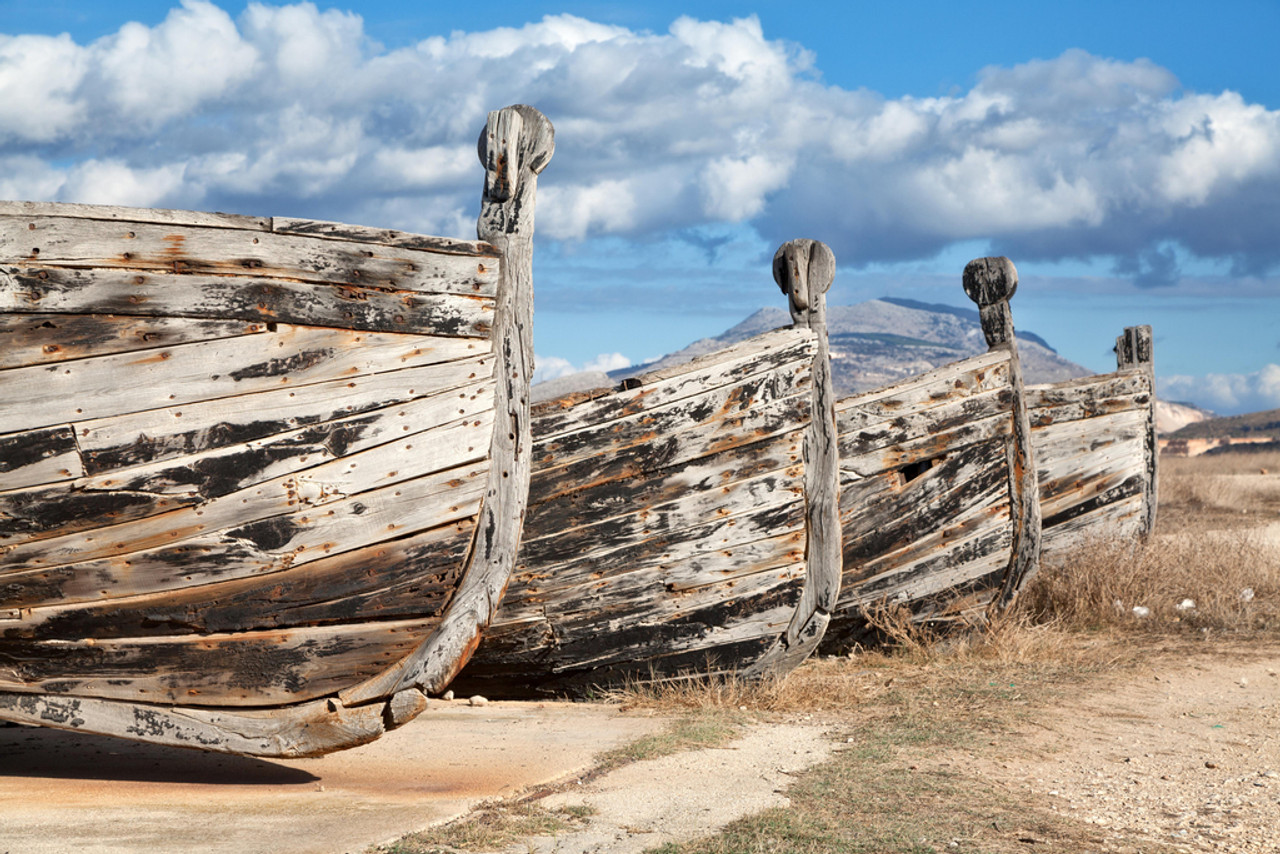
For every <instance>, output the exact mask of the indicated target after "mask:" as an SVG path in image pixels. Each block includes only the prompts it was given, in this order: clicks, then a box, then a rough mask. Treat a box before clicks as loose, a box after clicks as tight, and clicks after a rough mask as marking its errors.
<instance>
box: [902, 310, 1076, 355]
mask: <svg viewBox="0 0 1280 854" xmlns="http://www.w3.org/2000/svg"><path fill="white" fill-rule="evenodd" d="M880 301H881V302H887V303H889V304H890V305H900V306H902V307H903V308H916V309H919V310H920V311H936V312H938V313H939V314H954V315H955V316H956V317H959V318H962V319H964V320H972V321H973V322H974V323H980V321H979V319H978V310H977V309H976V308H959V307H958V306H954V305H943V304H942V303H940V302H920V301H919V300H914V299H904V298H903V297H880ZM1014 327H1015V328H1016V327H1017V323H1015V324H1014ZM1018 337H1019V338H1026V339H1027V340H1028V341H1034V342H1036V343H1037V344H1039V345H1040V346H1041V347H1044V348H1045V349H1046V350H1048V351H1049V352H1050V353H1056V352H1058V351H1057V350H1055V349H1054V348H1053V347H1050V346H1049V342H1048V341H1046V340H1044V339H1043V338H1041V337H1040V336H1039V335H1037V334H1035V333H1034V332H1023V331H1022V330H1020V329H1019V330H1018Z"/></svg>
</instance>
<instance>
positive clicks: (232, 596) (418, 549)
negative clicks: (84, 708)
mask: <svg viewBox="0 0 1280 854" xmlns="http://www.w3.org/2000/svg"><path fill="white" fill-rule="evenodd" d="M474 527H475V526H474V524H473V520H472V519H464V520H461V521H459V522H455V523H453V524H448V525H442V526H440V527H438V528H432V529H430V530H427V531H423V532H420V533H417V534H413V535H411V536H408V537H403V538H400V539H396V540H392V541H390V542H381V543H376V544H374V545H372V546H366V547H364V548H361V549H356V550H353V551H350V552H344V553H342V554H338V555H331V556H329V557H325V558H321V559H319V560H315V561H311V562H310V563H305V564H301V565H298V566H291V567H287V568H285V569H282V570H280V571H278V572H274V573H270V574H266V575H258V576H253V577H249V578H237V579H233V580H231V581H224V582H221V583H215V584H206V585H202V586H198V587H189V588H183V589H180V590H173V591H164V592H162V593H157V594H148V595H142V596H135V597H131V598H126V599H115V600H109V601H105V602H87V603H78V604H73V605H60V604H53V605H48V606H44V607H37V608H34V609H28V610H25V611H22V612H21V613H19V614H18V615H16V616H13V617H10V618H8V619H5V618H2V617H0V631H2V632H3V635H4V636H5V637H6V638H15V639H18V638H33V639H38V640H50V639H59V638H60V639H64V640H77V639H80V638H86V637H94V638H113V637H145V636H148V635H157V634H165V635H177V634H197V633H201V634H202V633H209V632H230V631H249V630H256V629H275V628H287V627H290V626H300V625H322V624H325V623H335V622H357V621H361V620H387V619H402V618H404V619H407V618H410V617H438V616H440V615H441V613H442V612H443V611H444V608H445V606H446V605H447V604H448V602H449V601H450V599H451V598H452V595H453V592H454V588H455V585H456V583H457V579H458V577H459V576H460V574H461V572H462V567H463V565H464V564H465V559H466V555H467V553H468V551H469V550H470V546H471V536H472V531H473V529H474ZM2 644H3V642H2V641H0V645H2Z"/></svg>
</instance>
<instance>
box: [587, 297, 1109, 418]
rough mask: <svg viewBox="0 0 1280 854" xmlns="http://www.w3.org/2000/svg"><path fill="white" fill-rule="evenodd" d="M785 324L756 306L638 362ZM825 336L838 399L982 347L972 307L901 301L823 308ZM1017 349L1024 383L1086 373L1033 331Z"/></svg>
mask: <svg viewBox="0 0 1280 854" xmlns="http://www.w3.org/2000/svg"><path fill="white" fill-rule="evenodd" d="M790 322H791V318H790V316H789V315H788V314H787V312H785V311H783V310H782V309H778V308H765V309H761V310H760V311H757V312H756V313H755V314H753V315H751V316H750V317H748V318H747V319H746V320H744V321H742V322H741V323H739V324H738V325H737V326H735V327H733V328H732V329H729V330H728V331H726V332H725V333H723V334H721V335H718V336H716V337H714V338H703V339H702V340H701V341H695V342H694V343H692V344H690V345H689V346H688V347H685V348H684V349H683V350H678V351H676V352H675V353H671V354H670V355H668V356H664V357H663V358H662V359H659V360H658V361H656V362H652V363H650V364H648V365H644V366H643V370H652V369H656V368H665V367H668V366H670V365H675V364H679V363H680V362H685V361H688V360H689V359H692V358H694V357H695V356H700V355H702V354H703V353H708V352H711V351H712V350H716V349H719V348H721V347H725V346H728V345H730V344H733V343H736V342H738V341H741V340H743V339H744V338H749V337H751V336H752V335H757V334H759V333H761V332H766V331H768V330H770V329H775V328H777V327H779V326H785V325H787V324H789V323H790ZM1015 325H1016V318H1015ZM827 335H828V340H829V341H830V345H831V360H832V364H831V368H832V375H833V379H834V381H835V387H836V393H837V395H838V396H841V397H843V396H845V395H849V394H853V393H854V392H858V391H865V390H867V389H872V388H876V387H878V386H882V385H886V384H888V383H892V382H895V381H897V380H899V379H903V378H906V377H909V376H912V375H914V374H919V373H922V372H924V371H928V370H931V369H933V368H936V367H940V366H942V365H945V364H947V363H949V362H954V361H955V360H957V359H963V358H964V357H966V356H972V355H975V354H977V353H982V352H985V351H986V349H987V343H986V341H985V340H984V339H983V337H982V327H981V326H980V324H979V323H978V312H977V311H975V310H973V309H963V308H953V307H952V306H947V305H931V304H927V303H919V302H914V301H912V300H903V299H890V298H884V299H876V300H869V301H867V302H864V303H859V304H858V305H838V306H828V307H827ZM1018 352H1019V353H1020V354H1021V357H1022V366H1023V371H1024V373H1025V375H1026V378H1027V381H1028V382H1031V383H1047V382H1057V381H1058V380H1065V379H1070V378H1071V377H1080V376H1085V375H1087V374H1089V373H1091V372H1090V371H1089V370H1087V369H1086V368H1084V367H1082V366H1080V365H1077V364H1076V363H1074V362H1070V361H1068V360H1066V359H1064V358H1062V357H1061V356H1059V355H1058V354H1057V353H1056V352H1054V350H1053V348H1052V347H1050V346H1049V345H1048V343H1046V342H1045V340H1044V339H1043V338H1041V337H1039V336H1038V335H1035V334H1034V333H1030V332H1025V331H1021V330H1020V331H1019V332H1018ZM638 370H640V369H639V368H627V369H624V370H622V371H615V372H614V373H613V374H611V376H614V377H622V376H628V375H631V374H634V373H636V372H637V371H638Z"/></svg>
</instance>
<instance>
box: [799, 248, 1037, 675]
mask: <svg viewBox="0 0 1280 854" xmlns="http://www.w3.org/2000/svg"><path fill="white" fill-rule="evenodd" d="M965 273H966V275H965V289H966V291H967V292H968V293H969V295H970V296H971V297H972V298H973V299H974V301H975V302H977V303H978V305H979V307H980V309H981V314H982V324H983V331H984V333H985V334H986V336H987V342H988V345H989V347H990V349H989V351H988V352H987V353H984V354H982V355H979V356H974V357H972V358H968V359H963V360H960V361H958V362H955V363H953V364H951V365H947V366H944V367H942V368H938V369H936V370H933V371H930V372H928V373H925V374H922V375H920V376H917V377H912V378H910V379H908V380H904V381H902V382H900V383H896V384H894V385H891V386H887V387H884V388H880V389H875V390H873V391H869V392H866V393H863V394H859V395H854V396H852V397H849V398H845V399H843V400H841V401H839V402H838V403H837V404H836V428H837V430H836V432H837V435H838V437H839V447H840V472H841V482H840V520H841V525H842V526H843V541H844V570H843V577H842V580H841V587H840V595H839V599H838V601H837V603H836V609H835V613H834V614H833V616H832V620H831V624H830V626H829V628H828V630H827V635H826V637H825V638H824V640H823V644H822V649H823V650H824V651H830V652H837V651H841V650H844V649H847V648H849V647H851V646H853V645H854V644H857V643H863V642H866V641H867V640H868V639H870V638H872V637H873V636H874V633H875V627H874V626H873V625H872V623H871V622H869V621H868V619H867V611H868V609H870V608H874V607H877V606H878V605H880V604H883V603H887V604H890V605H901V606H905V607H908V608H910V609H911V612H912V614H913V618H914V619H916V620H934V621H939V620H947V619H955V618H963V617H966V616H967V615H971V614H973V613H974V612H977V611H981V610H982V609H985V608H987V607H990V606H991V605H993V604H996V605H999V604H1000V603H1005V602H1008V601H1009V600H1011V599H1012V597H1013V596H1014V595H1015V594H1016V592H1017V590H1018V589H1019V587H1020V586H1021V584H1022V583H1023V581H1024V580H1025V579H1026V578H1027V577H1029V576H1030V575H1031V574H1033V573H1034V572H1035V569H1036V566H1037V561H1038V556H1039V534H1040V519H1039V505H1038V504H1037V503H1036V500H1035V497H1036V491H1035V468H1034V466H1033V465H1031V463H1030V453H1031V451H1030V445H1029V440H1028V438H1027V437H1028V433H1029V424H1028V421H1027V414H1026V408H1025V401H1024V398H1023V394H1024V392H1023V384H1022V375H1021V368H1020V366H1019V363H1018V355H1017V349H1016V344H1015V340H1014V335H1013V325H1012V319H1011V316H1010V313H1009V305H1008V300H1009V298H1010V297H1011V296H1012V295H1013V293H1014V290H1015V288H1016V284H1017V274H1016V271H1014V270H1013V265H1012V264H1011V263H1009V262H1008V259H981V260H980V261H975V262H973V263H972V264H970V265H969V268H966V271H965Z"/></svg>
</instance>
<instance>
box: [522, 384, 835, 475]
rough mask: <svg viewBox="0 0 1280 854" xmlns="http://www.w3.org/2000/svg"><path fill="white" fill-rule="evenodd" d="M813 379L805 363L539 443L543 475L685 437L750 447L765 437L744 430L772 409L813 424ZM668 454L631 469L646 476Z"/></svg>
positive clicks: (652, 457) (538, 459) (539, 466)
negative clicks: (792, 413) (810, 418)
mask: <svg viewBox="0 0 1280 854" xmlns="http://www.w3.org/2000/svg"><path fill="white" fill-rule="evenodd" d="M810 377H811V375H810V372H809V366H808V364H807V363H804V362H801V363H798V364H796V366H795V367H794V368H793V369H791V370H782V371H778V372H775V373H771V374H765V375H760V376H753V377H749V378H748V379H746V380H743V381H742V382H740V383H737V384H735V385H732V386H727V387H720V388H712V389H708V390H707V391H706V392H705V393H703V394H700V395H697V396H694V397H689V398H686V399H683V400H679V401H676V402H674V403H670V404H666V405H664V406H658V407H654V408H652V409H647V410H644V411H641V412H639V413H636V414H634V415H629V416H627V417H625V418H620V419H616V420H611V421H608V422H605V423H601V424H597V423H594V422H589V423H586V424H582V425H580V426H579V428H578V429H576V430H574V431H572V432H564V433H561V434H559V435H558V436H556V437H555V438H552V439H543V440H541V441H540V442H539V443H538V448H537V454H538V456H537V463H538V468H539V471H540V472H545V473H550V472H552V471H554V470H557V469H560V468H565V467H568V466H571V465H573V464H574V463H581V462H588V463H589V462H592V461H593V460H594V459H595V458H599V457H611V456H616V455H621V454H623V453H624V452H626V451H629V450H634V451H637V452H638V451H639V450H640V449H641V448H642V447H643V446H646V445H647V446H650V447H652V446H655V445H656V446H660V447H663V448H665V447H667V446H669V445H672V444H673V443H676V442H678V441H679V439H678V438H677V437H684V436H688V438H689V439H691V440H692V441H693V442H695V443H698V444H701V445H709V444H714V443H715V440H716V439H719V438H723V439H724V440H726V441H729V442H731V443H732V444H735V445H740V444H745V442H744V441H743V439H744V435H743V434H747V436H746V437H745V438H747V439H748V441H749V440H750V439H751V438H759V436H756V437H751V436H750V435H749V429H750V428H746V429H743V428H744V425H747V424H748V423H751V422H754V421H757V420H759V419H758V418H753V416H756V415H758V414H759V413H760V412H763V411H765V410H766V409H777V408H779V407H782V408H784V409H787V410H793V411H797V413H798V414H799V415H800V416H801V417H802V418H804V419H807V417H808V408H809V403H810V401H809V400H808V398H809V397H810V395H809V384H810V381H811V380H810ZM797 398H799V400H797ZM655 440H659V441H655ZM664 440H665V441H664ZM648 451H649V448H646V452H648ZM665 453H667V451H665V450H664V451H661V452H659V453H657V454H654V453H649V456H650V457H651V459H650V461H649V462H643V463H642V462H640V461H638V460H632V466H631V468H632V469H633V470H639V471H644V470H647V469H649V468H653V467H655V466H660V465H662V464H663V462H662V460H663V454H665Z"/></svg>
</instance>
